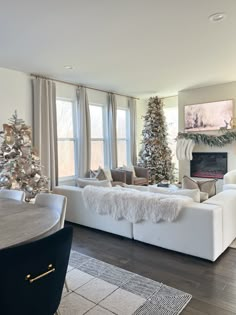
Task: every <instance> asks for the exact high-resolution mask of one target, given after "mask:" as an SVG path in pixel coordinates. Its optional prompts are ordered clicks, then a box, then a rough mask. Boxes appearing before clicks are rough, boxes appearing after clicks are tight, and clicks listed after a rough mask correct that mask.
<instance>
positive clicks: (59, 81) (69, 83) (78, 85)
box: [30, 73, 139, 100]
mask: <svg viewBox="0 0 236 315" xmlns="http://www.w3.org/2000/svg"><path fill="white" fill-rule="evenodd" d="M30 75H31V76H32V77H35V78H42V79H46V80H52V81H55V82H58V83H64V84H68V85H73V86H77V87H85V88H87V89H90V90H94V91H99V92H105V93H113V94H116V95H119V96H124V97H130V98H133V99H135V100H139V98H138V97H134V96H128V95H124V94H119V93H115V92H111V91H105V90H101V89H96V88H94V87H90V86H85V85H82V84H76V83H72V82H67V81H62V80H57V79H52V78H48V77H44V76H42V75H38V74H34V73H31V74H30Z"/></svg>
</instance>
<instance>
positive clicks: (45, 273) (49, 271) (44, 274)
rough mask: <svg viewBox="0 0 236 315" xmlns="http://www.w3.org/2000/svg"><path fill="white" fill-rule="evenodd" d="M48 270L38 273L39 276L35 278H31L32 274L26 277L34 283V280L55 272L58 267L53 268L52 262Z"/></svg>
mask: <svg viewBox="0 0 236 315" xmlns="http://www.w3.org/2000/svg"><path fill="white" fill-rule="evenodd" d="M48 269H49V270H48V271H46V272H44V273H42V274H41V275H38V276H37V277H35V278H31V274H28V275H27V276H26V277H25V280H26V281H29V283H33V282H34V281H36V280H39V279H41V278H43V277H45V276H47V275H49V274H50V273H52V272H54V271H55V270H56V269H55V268H53V266H52V264H50V265H48Z"/></svg>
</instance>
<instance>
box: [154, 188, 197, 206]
mask: <svg viewBox="0 0 236 315" xmlns="http://www.w3.org/2000/svg"><path fill="white" fill-rule="evenodd" d="M148 188H149V191H150V192H154V193H160V194H166V195H177V196H178V195H180V196H187V197H190V198H192V199H193V201H195V202H200V190H199V189H168V188H162V187H153V186H148Z"/></svg>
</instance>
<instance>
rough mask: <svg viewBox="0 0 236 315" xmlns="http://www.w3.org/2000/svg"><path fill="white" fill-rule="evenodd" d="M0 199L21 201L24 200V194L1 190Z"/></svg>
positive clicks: (17, 191) (19, 191)
mask: <svg viewBox="0 0 236 315" xmlns="http://www.w3.org/2000/svg"><path fill="white" fill-rule="evenodd" d="M0 198H2V199H14V200H19V201H23V200H24V199H25V193H24V191H22V190H14V189H1V190H0Z"/></svg>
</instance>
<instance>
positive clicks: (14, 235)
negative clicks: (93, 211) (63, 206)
mask: <svg viewBox="0 0 236 315" xmlns="http://www.w3.org/2000/svg"><path fill="white" fill-rule="evenodd" d="M59 227H60V215H59V213H58V212H57V211H55V210H53V209H49V208H46V207H41V206H38V205H34V204H28V203H25V202H21V201H16V200H12V199H0V249H2V248H5V247H9V246H13V245H16V244H21V243H26V242H28V241H32V240H36V239H39V238H41V237H44V236H46V235H49V234H51V233H53V232H55V231H57V230H58V229H59Z"/></svg>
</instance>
